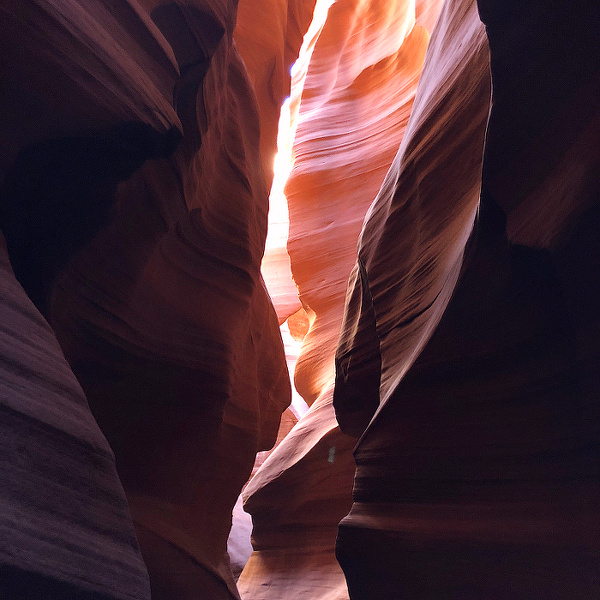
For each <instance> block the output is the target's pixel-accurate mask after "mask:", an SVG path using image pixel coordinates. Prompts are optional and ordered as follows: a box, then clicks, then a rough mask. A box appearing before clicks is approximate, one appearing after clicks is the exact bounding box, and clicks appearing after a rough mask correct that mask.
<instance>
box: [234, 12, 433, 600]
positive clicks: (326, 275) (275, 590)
mask: <svg viewBox="0 0 600 600" xmlns="http://www.w3.org/2000/svg"><path fill="white" fill-rule="evenodd" d="M439 5H440V3H433V4H432V5H430V7H429V11H427V10H424V8H425V6H424V5H423V4H419V6H418V10H417V12H415V5H414V3H412V2H377V1H371V2H352V1H339V2H336V3H334V4H332V5H331V7H330V8H329V14H328V15H327V20H326V22H325V24H324V26H323V28H322V30H321V32H320V35H319V37H318V39H317V40H316V42H315V45H314V51H313V54H312V57H311V60H310V63H309V65H308V71H307V74H306V80H305V83H304V88H303V91H302V95H301V97H300V98H298V99H295V98H294V97H292V101H293V102H296V103H297V102H298V101H299V107H298V108H299V112H298V116H297V120H296V126H297V131H296V137H295V140H294V145H293V158H294V165H293V169H292V172H291V175H290V178H289V180H288V182H287V184H286V187H285V194H286V196H287V199H288V206H289V218H290V236H289V240H288V251H289V255H290V257H291V267H292V273H293V276H294V281H295V283H296V285H297V286H298V292H299V297H300V300H301V302H302V304H303V306H304V308H305V310H306V311H307V312H308V316H309V321H310V328H309V330H308V333H307V335H306V337H305V338H304V342H303V346H302V350H301V355H300V358H299V361H298V364H297V367H296V371H295V384H296V387H297V389H298V391H299V392H300V394H301V395H302V396H303V398H304V399H305V400H306V401H307V403H308V404H312V407H311V409H310V410H309V412H308V413H307V414H306V415H305V416H304V417H303V418H302V419H301V420H300V421H299V423H298V424H297V425H296V427H295V428H294V429H293V430H292V432H291V433H290V434H289V435H288V436H287V437H286V438H285V439H284V440H283V441H282V442H281V444H280V445H279V446H278V448H277V449H276V451H275V452H274V453H273V454H272V455H271V456H269V458H268V459H267V460H266V461H265V463H264V464H263V465H262V466H261V468H260V469H259V470H258V472H257V473H256V474H255V476H254V477H253V479H252V480H251V482H250V484H249V485H248V487H247V488H246V489H245V491H244V498H245V509H246V510H247V511H248V512H250V513H251V514H252V518H253V523H254V531H253V545H254V549H255V551H254V553H253V554H252V556H251V557H250V561H249V563H248V565H247V566H246V568H245V569H244V571H243V573H242V575H241V577H240V580H239V582H238V585H239V588H240V593H241V595H242V597H243V598H248V599H250V598H253V599H254V598H256V599H257V600H258V599H267V598H273V599H275V598H283V597H294V598H307V599H308V598H311V599H316V598H323V599H325V598H329V599H334V598H340V599H341V598H347V590H346V585H345V582H344V579H343V575H342V572H341V570H340V568H339V566H338V564H337V562H336V560H335V557H334V544H335V537H336V532H337V524H338V522H339V520H340V519H341V517H342V516H343V515H344V514H346V512H347V510H348V509H349V507H350V504H351V488H352V480H353V476H354V462H353V459H352V454H351V450H352V447H353V446H354V444H355V440H354V439H353V438H352V437H351V436H349V435H346V434H344V433H342V432H341V431H340V430H339V427H338V426H337V422H336V420H335V415H334V412H333V408H332V405H331V399H332V391H333V378H334V360H333V359H334V353H335V347H336V343H337V339H338V335H339V331H340V327H341V323H342V318H343V309H344V299H345V295H346V286H347V280H348V276H349V275H350V272H351V270H352V267H353V265H354V262H355V260H356V243H357V239H358V236H359V233H360V230H361V226H362V222H363V218H364V216H365V213H366V212H367V210H368V207H369V205H370V203H371V202H372V201H373V199H374V198H375V196H376V194H377V190H378V189H379V187H380V185H381V183H382V181H383V179H384V177H385V173H386V171H387V170H388V168H389V166H390V165H391V163H392V161H393V158H394V155H395V154H396V152H397V150H398V146H399V145H400V142H401V140H402V135H403V133H404V130H405V128H406V124H407V121H408V118H409V115H410V110H411V106H412V102H413V99H414V95H415V91H416V88H417V83H418V79H419V75H420V72H421V68H422V64H423V60H424V57H425V51H426V48H427V43H428V40H429V31H428V29H427V27H431V26H432V24H433V21H434V20H435V17H436V16H437V14H436V11H435V8H436V6H437V7H438V8H439ZM419 19H422V20H423V22H421V20H419ZM292 110H293V107H292Z"/></svg>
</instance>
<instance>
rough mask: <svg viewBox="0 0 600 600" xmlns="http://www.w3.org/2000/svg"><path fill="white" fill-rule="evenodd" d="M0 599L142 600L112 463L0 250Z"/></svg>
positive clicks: (143, 582) (144, 588)
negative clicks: (0, 458) (0, 358)
mask: <svg viewBox="0 0 600 600" xmlns="http://www.w3.org/2000/svg"><path fill="white" fill-rule="evenodd" d="M0 257H1V258H0V281H1V282H2V283H1V285H0V321H1V322H2V330H1V332H0V356H1V357H2V377H1V378H0V448H1V454H2V461H0V480H1V481H2V485H1V486H0V596H1V597H2V598H7V599H8V600H13V599H14V600H17V599H20V598H28V599H31V600H45V599H46V598H61V599H63V598H64V599H73V600H74V599H75V598H81V599H82V600H87V599H89V600H92V599H96V600H149V598H150V585H149V582H148V574H147V572H146V567H145V565H144V563H143V561H142V557H141V555H140V551H139V548H138V543H137V540H136V537H135V532H134V528H133V523H132V521H131V516H130V512H129V507H128V506H127V500H126V498H125V493H124V491H123V488H122V486H121V483H120V481H119V478H118V476H117V472H116V468H115V458H114V455H113V453H112V451H111V449H110V447H109V445H108V443H107V442H106V439H105V438H104V436H103V435H102V434H101V433H100V430H99V429H98V426H97V425H96V423H95V421H94V418H93V417H92V413H91V412H90V409H89V406H88V403H87V401H86V399H85V396H84V394H83V391H82V390H81V387H80V386H79V384H78V383H77V380H76V379H75V377H74V376H73V373H72V372H71V370H70V368H69V365H68V364H67V361H66V360H65V358H64V356H63V354H62V352H61V349H60V347H59V345H58V342H57V340H56V337H55V336H54V333H53V332H52V330H51V329H50V327H49V326H48V324H47V322H46V321H45V320H44V318H43V317H42V316H41V314H40V313H39V312H38V311H37V310H36V308H35V307H34V306H33V304H32V303H31V300H30V299H29V298H28V297H27V295H26V294H25V292H24V291H23V288H22V287H21V286H20V285H19V283H18V282H17V280H16V279H15V277H14V275H13V273H12V270H11V267H10V264H9V261H8V256H7V253H6V247H5V244H4V240H3V239H2V244H1V246H0Z"/></svg>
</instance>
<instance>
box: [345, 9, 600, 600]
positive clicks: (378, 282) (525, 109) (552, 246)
mask: <svg viewBox="0 0 600 600" xmlns="http://www.w3.org/2000/svg"><path fill="white" fill-rule="evenodd" d="M478 4H479V11H480V15H481V18H482V19H483V21H484V23H485V25H486V31H487V36H484V35H483V30H482V26H481V25H480V24H479V18H478V14H477V13H476V11H475V9H476V6H475V3H473V2H460V1H458V2H449V3H447V4H446V5H445V7H444V12H443V17H442V18H441V19H440V21H438V25H437V31H436V32H434V34H433V37H432V43H431V46H430V51H429V54H428V59H427V61H426V62H427V64H426V67H425V69H424V73H423V75H422V78H421V86H422V87H421V88H420V90H419V92H418V94H417V99H416V101H415V107H414V109H413V115H412V117H411V123H410V124H409V128H408V132H407V134H406V135H405V138H404V144H406V145H405V148H404V153H402V152H401V153H400V155H399V161H398V165H399V171H398V172H397V173H394V169H392V170H391V171H390V175H389V178H390V185H389V188H388V190H389V191H388V193H386V186H385V185H384V187H383V188H382V192H381V193H380V196H379V198H378V200H377V202H376V203H375V205H374V207H373V210H372V212H371V214H370V217H369V219H368V220H367V221H366V223H365V227H364V229H363V233H362V238H361V246H360V249H359V266H358V268H357V270H356V273H357V274H356V276H355V278H354V280H353V283H352V287H351V292H352V293H351V295H350V296H349V298H350V301H349V304H348V313H347V317H346V319H347V320H346V323H347V326H346V328H345V330H344V334H343V336H342V338H341V343H340V348H339V350H338V361H339V366H340V369H339V371H338V379H337V382H336V390H335V399H334V404H335V406H336V411H337V413H338V417H339V420H340V423H341V424H342V426H343V427H342V428H343V429H346V430H348V431H351V432H353V433H355V434H360V433H362V437H361V439H360V442H359V443H358V445H357V447H356V449H355V453H354V454H355V458H356V464H357V473H356V478H355V483H354V504H353V506H352V509H351V511H350V513H349V515H348V516H347V517H346V518H344V519H343V520H342V522H341V524H340V530H339V536H338V542H337V556H338V558H339V560H340V563H341V564H342V567H343V568H344V572H345V574H346V576H347V580H348V586H349V590H350V595H351V598H353V599H354V598H356V599H367V598H380V597H390V596H394V597H405V596H406V597H411V598H440V597H444V598H461V599H465V598H473V599H475V598H477V599H479V598H508V597H517V598H553V599H558V598H566V597H576V598H585V599H590V600H591V598H595V597H597V595H598V593H599V591H600V590H599V587H598V579H597V568H598V564H599V557H600V555H599V549H600V543H599V542H600V530H599V528H598V522H600V520H599V519H598V509H597V506H598V497H599V495H598V494H599V487H598V476H599V470H598V452H597V450H598V443H599V440H600V434H599V430H598V425H597V424H598V406H597V402H595V401H594V400H592V398H593V397H597V389H598V388H597V386H598V379H597V376H596V373H597V371H596V369H593V368H591V367H590V365H591V363H592V362H595V361H596V355H597V354H596V353H597V348H598V336H597V328H596V325H595V323H596V321H597V317H596V316H595V314H594V315H592V314H591V313H590V312H589V307H590V306H591V304H590V302H591V303H593V302H594V298H597V295H598V292H597V290H598V281H597V277H595V276H593V275H592V276H590V275H589V274H591V273H594V272H595V267H596V265H597V264H598V261H597V254H598V253H597V248H596V245H595V244H594V243H593V242H592V239H595V238H596V237H597V233H598V218H597V215H598V204H597V199H598V198H597V191H592V190H597V177H598V175H597V173H598V169H597V166H598V161H597V148H596V147H595V145H594V144H593V143H591V140H592V136H593V137H595V136H596V134H597V124H598V114H599V112H598V111H599V109H600V102H599V101H598V97H599V96H598V94H596V93H595V92H594V91H593V90H595V88H596V86H597V82H598V65H597V57H598V52H597V51H598V36H597V25H598V15H599V12H600V11H598V9H597V8H595V7H591V6H590V5H588V4H585V5H584V3H580V4H576V5H571V4H570V3H569V4H568V3H551V4H546V3H543V2H540V3H534V4H528V5H527V6H521V5H518V3H499V2H498V3H496V2H485V1H481V2H479V3H478ZM469 28H470V34H469V35H466V36H465V34H466V33H468V29H469ZM438 35H439V36H440V37H439V38H437V36H438ZM453 36H459V38H454V39H453ZM463 36H464V37H463ZM486 37H487V38H488V39H489V48H490V54H491V73H492V81H493V108H492V111H491V115H490V120H489V126H488V130H487V137H486V143H485V151H484V152H483V154H482V153H481V152H480V151H476V150H477V149H476V148H474V147H473V146H472V147H471V149H472V150H473V152H472V155H471V160H465V158H466V156H463V159H462V161H461V164H462V168H465V167H469V168H471V169H473V170H472V171H471V177H470V178H469V177H466V176H465V172H464V171H462V173H463V175H462V177H461V178H460V182H461V185H462V184H467V183H468V182H469V181H472V182H476V178H475V175H476V173H477V172H478V171H479V169H480V168H481V160H480V159H481V158H483V178H482V193H481V204H480V209H479V217H478V220H477V224H476V228H475V233H474V235H473V237H472V239H471V241H470V242H469V244H468V246H467V251H466V255H465V260H464V263H463V265H462V268H461V274H460V277H459V279H458V285H457V287H456V289H455V291H454V294H453V296H452V299H451V300H450V302H449V304H448V307H447V310H446V311H445V313H444V314H443V316H442V317H441V321H440V322H439V326H438V327H437V329H436V330H435V332H434V333H433V335H432V337H431V339H430V340H429V342H428V343H427V345H426V346H425V347H424V350H423V351H422V353H421V354H420V355H419V356H418V358H416V362H415V363H414V365H413V366H412V368H410V370H407V369H408V366H409V365H410V363H411V362H412V361H413V359H414V355H411V352H414V351H415V350H417V351H418V350H419V346H420V345H421V344H422V342H421V339H422V338H421V337H420V336H421V335H422V334H421V333H419V328H421V327H423V324H426V323H427V321H430V322H435V321H436V320H437V319H438V318H439V311H436V306H435V304H436V302H440V301H444V298H443V296H442V294H443V293H444V292H443V287H442V285H443V282H444V277H443V276H442V277H440V276H439V274H436V266H437V265H438V264H439V262H440V261H444V260H448V259H449V258H450V257H451V256H452V255H451V249H452V245H451V243H448V242H452V241H454V242H455V243H456V244H457V246H456V247H457V248H458V250H459V251H460V250H461V248H464V247H465V237H464V235H462V234H460V235H457V233H458V232H460V229H459V230H458V231H457V230H453V229H454V226H455V223H456V222H455V223H453V221H452V217H453V215H457V214H458V209H459V207H460V201H459V198H456V199H454V200H452V198H453V195H452V192H453V191H454V190H456V189H457V188H456V187H455V186H454V185H453V179H452V178H451V177H449V178H446V179H445V180H444V184H445V191H446V190H447V193H446V194H445V195H444V196H443V200H442V196H439V198H440V204H439V205H437V207H436V208H437V210H434V206H433V205H432V206H431V207H430V208H431V209H432V210H431V212H430V211H429V210H428V208H427V202H428V201H432V202H434V203H435V197H436V196H435V195H432V194H431V188H429V187H428V186H426V185H424V183H423V182H426V177H427V176H428V175H429V174H430V173H431V172H432V170H433V169H435V166H436V161H426V162H425V164H423V165H422V166H421V167H420V168H417V169H415V171H412V169H413V167H414V165H415V163H416V160H415V158H414V155H411V149H412V147H415V148H416V147H419V148H422V147H423V145H420V146H419V145H418V142H417V144H413V143H411V142H413V140H412V139H411V134H412V133H413V132H414V135H415V141H417V140H418V139H419V135H420V133H421V135H422V133H423V132H424V131H426V125H424V124H423V122H421V123H419V121H420V119H419V117H420V116H421V115H420V112H419V107H420V106H421V104H420V103H421V102H426V100H427V99H428V97H427V94H426V93H425V94H424V95H423V92H424V89H425V90H426V89H427V88H426V87H425V84H426V82H427V81H428V70H427V67H428V66H430V67H431V68H432V76H433V75H434V73H435V74H437V75H438V76H439V75H440V74H443V73H444V69H443V67H444V65H448V64H449V62H450V60H449V59H451V58H452V52H451V51H450V50H451V48H454V50H455V52H456V53H458V52H459V51H462V52H465V50H466V49H468V48H469V46H470V44H469V42H468V41H467V40H471V42H473V41H477V44H475V45H471V48H473V49H477V52H475V53H474V54H473V55H472V56H471V59H467V60H465V58H463V59H462V60H461V64H462V66H463V68H465V71H463V73H462V74H461V73H460V71H461V69H458V70H456V71H454V72H455V73H458V74H459V78H460V77H462V76H464V75H467V76H468V77H470V76H473V75H474V74H475V73H477V72H480V73H481V74H482V77H481V79H480V81H481V85H479V86H477V87H473V86H468V85H464V84H459V85H457V87H458V89H457V90H454V92H456V93H463V92H464V91H465V90H470V95H469V98H463V108H466V107H467V106H470V110H469V113H465V114H463V116H462V117H461V116H460V111H461V110H462V109H458V110H455V111H454V115H453V116H454V118H456V121H453V119H451V120H450V121H449V122H445V126H444V121H443V120H440V121H437V124H439V125H440V130H439V131H437V139H440V138H441V137H442V136H443V135H451V136H452V137H453V138H454V140H455V142H456V143H457V144H459V146H460V147H461V148H462V149H463V150H464V149H466V148H468V145H469V144H471V145H472V144H473V142H474V135H473V132H475V133H476V136H475V137H476V138H478V143H479V145H481V142H482V140H483V132H484V128H485V124H486V119H485V118H483V117H484V116H485V112H487V106H489V104H488V103H487V102H486V98H487V97H488V92H487V91H486V88H487V85H488V84H487V82H486V80H487V77H484V76H483V75H484V73H485V70H484V69H483V67H484V63H485V62H486V58H485V57H486V55H487V40H486ZM438 39H439V40H440V41H441V42H442V44H445V43H448V44H450V45H451V48H450V47H448V50H449V51H450V52H446V53H444V54H443V55H442V54H439V55H437V56H436V53H435V48H436V41H437V40H438ZM459 39H460V42H459ZM430 59H431V63H429V62H428V61H429V60H430ZM435 63H437V65H435ZM476 65H479V68H477V67H476ZM436 66H437V69H436V68H435V67H436ZM467 72H469V74H467ZM434 79H435V77H432V82H433V80H434ZM445 81H451V78H450V79H446V80H445ZM471 81H476V80H471ZM443 82H444V78H443V77H442V78H441V81H440V79H438V81H437V93H439V92H440V91H441V90H443ZM440 83H441V85H440ZM477 90H480V91H479V92H478V93H476V92H477ZM449 91H450V95H449V96H448V97H449V98H451V96H452V93H453V91H452V86H451V87H450V88H449ZM433 97H435V93H434V95H433ZM433 105H434V103H431V106H433ZM442 106H443V105H442ZM436 109H437V110H438V115H439V105H437V106H436ZM572 111H573V112H572ZM571 114H573V121H572V123H571V122H569V124H567V123H566V121H567V120H570V118H571V117H570V115H571ZM575 114H576V116H575ZM413 123H415V124H419V125H420V129H421V132H419V129H417V128H415V129H414V130H413V129H412V127H411V125H412V124H413ZM453 123H454V127H453ZM458 123H462V128H464V129H462V128H461V129H462V132H464V131H466V128H467V126H468V127H469V128H470V127H473V128H474V130H473V129H472V130H471V134H470V135H469V140H468V143H467V144H466V145H465V144H463V145H461V144H460V139H461V131H458V129H457V125H458ZM562 128H564V129H562ZM436 129H437V128H436ZM562 131H564V134H562ZM457 134H458V135H457ZM557 134H558V137H557ZM432 137H433V136H432ZM429 139H432V138H429ZM404 144H403V145H404ZM450 147H451V146H450ZM459 152H460V151H459ZM436 157H437V160H438V161H440V162H442V163H445V167H448V166H450V165H452V164H453V161H454V160H456V159H457V152H456V150H455V151H454V152H452V153H449V154H444V152H442V151H439V152H437V153H436ZM417 166H418V165H417ZM411 171H412V177H411V178H412V179H413V181H416V182H418V188H416V189H418V191H419V196H420V198H421V199H422V201H420V202H418V203H417V205H416V206H418V209H417V210H416V211H415V212H414V213H412V219H411V220H412V223H417V224H418V225H419V226H418V227H416V230H417V231H418V232H419V233H421V232H423V231H425V235H422V236H421V237H415V238H413V241H412V242H408V243H409V244H410V245H409V246H408V247H407V248H406V250H405V254H406V255H408V254H409V253H410V251H412V256H413V258H412V261H411V262H412V264H411V265H410V266H409V265H407V264H404V263H402V261H395V262H393V263H392V262H390V260H389V258H390V247H391V244H390V243H389V241H386V239H385V231H386V228H387V227H388V226H389V227H394V225H395V224H396V223H395V221H394V218H395V217H396V216H397V213H398V212H399V210H400V209H399V208H397V207H396V206H394V203H395V202H396V203H398V202H399V203H400V206H404V205H406V198H407V197H408V198H411V196H410V195H407V194H406V193H401V192H402V183H403V177H407V176H408V175H411ZM458 172H459V171H458V169H457V170H456V173H458ZM394 186H396V187H395V188H394ZM448 192H449V193H448ZM413 197H414V196H413ZM390 199H391V201H390ZM476 200H477V194H471V200H470V202H471V203H473V201H475V202H476ZM442 202H443V204H442ZM380 207H381V208H380ZM446 211H450V214H448V213H447V212H446ZM378 217H379V218H378ZM428 223H429V224H430V225H429V226H431V229H430V232H429V234H427V233H426V232H427V229H425V227H426V226H427V224H428ZM396 231H398V227H397V224H396ZM408 235H409V236H410V235H411V234H408ZM404 238H405V236H403V239H404ZM440 242H442V244H443V246H439V247H438V248H437V249H435V247H436V245H437V244H438V243H440ZM402 245H404V242H403V244H402ZM444 247H447V248H448V251H445V250H444ZM432 249H433V253H431V251H432ZM430 253H431V254H430ZM386 259H387V272H386V273H385V274H383V273H382V272H381V265H383V263H384V262H386ZM423 259H425V262H424V263H422V262H421V261H423ZM391 264H394V267H393V268H390V265H391ZM420 264H423V265H424V266H426V268H421V269H419V268H418V266H419V265H420ZM455 264H456V265H457V267H459V266H460V260H459V261H457V263H455ZM414 265H416V267H415V266H414ZM394 270H395V275H393V276H392V272H393V271H394ZM583 273H586V275H583ZM382 275H383V277H384V278H387V277H391V278H390V279H387V283H384V282H383V279H381V277H382ZM427 280H429V283H428V284H426V285H425V286H422V285H420V283H422V282H426V281H427ZM415 281H416V283H417V284H418V285H415ZM431 284H433V286H434V287H433V288H432V291H433V295H430V296H429V298H428V296H427V292H426V290H427V287H428V286H429V285H431ZM452 285H453V284H452V283H450V284H449V287H452ZM395 290H399V291H400V293H401V294H402V293H404V294H405V296H404V298H400V301H397V302H396V304H395V306H396V307H397V308H396V311H395V312H396V314H395V315H394V312H393V311H392V310H391V307H392V304H388V302H389V301H390V299H392V298H394V297H396V300H398V296H397V295H396V294H397V293H398V292H396V291H395ZM424 292H425V293H424ZM446 300H447V296H446ZM420 303H421V304H420ZM407 310H408V312H406V311H407ZM436 313H437V314H436ZM583 315H586V316H585V317H584V316H583ZM583 321H585V326H584V325H583ZM374 337H375V340H374V339H373V338H374ZM411 338H412V339H411ZM426 338H427V333H426V334H425V339H426ZM390 342H391V343H390ZM405 342H406V343H405ZM378 365H380V367H379V368H378ZM367 377H370V382H371V383H370V384H368V379H367ZM361 386H362V387H361ZM378 388H379V390H378ZM594 390H596V391H594ZM378 392H379V393H378Z"/></svg>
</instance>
